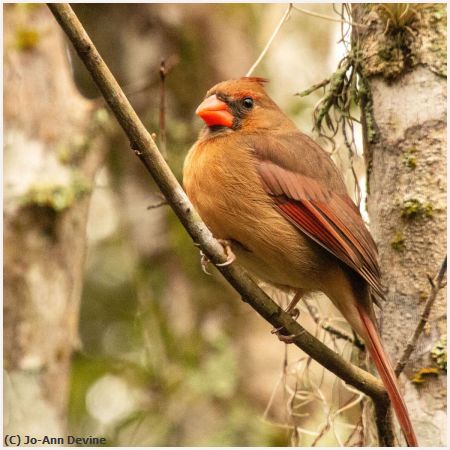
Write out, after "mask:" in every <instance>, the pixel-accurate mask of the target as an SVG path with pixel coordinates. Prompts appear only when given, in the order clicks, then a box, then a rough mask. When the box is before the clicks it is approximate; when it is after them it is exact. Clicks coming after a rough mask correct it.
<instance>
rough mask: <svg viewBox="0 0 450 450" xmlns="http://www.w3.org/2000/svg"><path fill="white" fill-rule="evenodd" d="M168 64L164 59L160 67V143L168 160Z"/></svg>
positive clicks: (162, 151)
mask: <svg viewBox="0 0 450 450" xmlns="http://www.w3.org/2000/svg"><path fill="white" fill-rule="evenodd" d="M166 76H167V71H166V62H165V61H164V59H163V60H162V61H161V64H160V66H159V79H160V82H161V83H160V88H159V142H160V144H161V153H162V155H163V156H164V158H167V151H166Z"/></svg>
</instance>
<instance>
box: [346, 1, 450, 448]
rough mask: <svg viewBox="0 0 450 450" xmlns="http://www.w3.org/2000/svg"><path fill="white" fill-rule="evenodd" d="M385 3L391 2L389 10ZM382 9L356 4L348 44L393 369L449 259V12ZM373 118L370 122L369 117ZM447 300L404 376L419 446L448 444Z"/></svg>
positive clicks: (434, 7) (438, 7)
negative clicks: (438, 360) (442, 361)
mask: <svg viewBox="0 0 450 450" xmlns="http://www.w3.org/2000/svg"><path fill="white" fill-rule="evenodd" d="M383 5H387V7H389V5H388V4H383ZM383 8H384V6H382V5H380V4H377V5H375V4H370V5H364V4H359V5H354V6H353V20H354V21H355V22H357V23H360V24H363V25H365V27H358V28H356V27H355V29H354V33H353V39H352V41H353V42H352V45H353V50H354V51H355V52H357V54H358V55H359V58H360V61H361V64H362V70H363V75H364V85H365V86H366V89H367V90H368V96H367V98H368V99H370V101H366V103H365V104H364V105H363V111H362V122H363V132H364V141H365V154H366V157H367V163H368V172H367V187H368V199H367V207H368V211H369V216H370V228H371V231H372V234H373V235H374V237H375V240H376V242H377V245H378V248H379V253H380V261H381V267H382V272H383V283H384V284H385V286H386V289H387V295H386V297H387V302H386V304H385V305H384V307H383V310H382V312H381V314H380V318H381V330H382V334H383V338H384V342H385V344H386V347H387V349H388V351H389V354H390V355H391V358H392V360H393V362H394V364H395V363H396V362H397V359H398V358H399V357H400V356H401V354H402V352H403V349H404V348H405V345H406V343H407V340H408V339H409V337H410V336H411V335H412V333H413V331H414V328H415V326H416V324H417V323H418V321H419V317H420V315H421V312H422V309H423V303H424V299H426V298H427V296H428V294H429V292H430V284H429V281H428V278H427V274H429V275H432V276H434V275H435V274H436V273H437V271H438V269H439V267H440V265H441V263H442V260H443V258H444V256H445V254H446V180H447V174H446V147H447V143H446V135H447V133H446V104H447V103H446V56H445V55H446V53H447V50H446V41H447V39H446V23H447V20H446V14H447V12H446V5H445V4H425V5H420V6H418V5H415V4H411V5H410V8H417V9H416V10H414V11H409V14H410V15H409V17H408V20H404V18H405V16H403V18H401V19H400V20H398V19H399V16H395V15H394V16H392V15H390V13H389V11H387V10H384V9H383ZM367 117H370V121H367V120H365V119H366V118H367ZM445 313H446V304H445V293H444V292H441V293H440V294H439V296H438V298H437V301H436V303H435V305H434V307H433V311H432V313H431V317H430V321H429V326H428V327H427V329H426V330H425V333H424V334H423V335H422V337H421V338H420V340H419V342H418V345H417V348H416V350H415V352H414V353H413V355H412V358H411V360H410V362H409V364H408V365H407V367H406V369H405V372H404V374H403V375H402V376H401V377H400V384H401V385H402V386H403V390H404V396H405V401H406V403H407V405H408V409H409V411H410V414H411V418H412V422H413V425H414V427H415V430H416V433H417V435H418V440H419V444H420V445H422V446H445V445H446V442H445V439H446V438H445V428H446V392H445V389H446V373H445V371H443V370H440V371H439V375H438V376H434V377H428V378H426V381H424V382H423V383H421V384H413V383H412V382H411V381H410V380H411V379H412V378H413V377H414V374H415V373H416V372H417V371H419V370H420V369H422V368H423V367H430V366H431V367H436V364H435V362H434V360H433V358H432V349H433V348H434V346H435V344H436V342H438V341H440V339H441V338H442V336H443V335H444V334H445V333H446V321H445V320H446V314H445Z"/></svg>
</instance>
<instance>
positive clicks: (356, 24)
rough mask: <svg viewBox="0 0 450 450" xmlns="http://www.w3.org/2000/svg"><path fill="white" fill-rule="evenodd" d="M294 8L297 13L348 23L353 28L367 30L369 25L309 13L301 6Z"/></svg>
mask: <svg viewBox="0 0 450 450" xmlns="http://www.w3.org/2000/svg"><path fill="white" fill-rule="evenodd" d="M292 7H293V9H295V10H296V11H298V12H301V13H303V14H306V15H308V16H312V17H318V18H319V19H324V20H329V21H330V22H337V23H346V24H347V25H351V26H352V27H358V28H367V25H363V24H361V23H355V22H352V21H350V20H345V19H343V18H341V19H337V18H336V17H331V16H327V15H325V14H320V13H316V12H313V11H309V10H308V9H303V8H300V7H299V6H292Z"/></svg>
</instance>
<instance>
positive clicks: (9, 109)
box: [3, 4, 104, 439]
mask: <svg viewBox="0 0 450 450" xmlns="http://www.w3.org/2000/svg"><path fill="white" fill-rule="evenodd" d="M4 46H5V47H4V52H5V55H4V62H5V67H4V87H5V89H4V95H5V97H4V124H5V134H4V138H5V150H4V162H5V175H4V176H5V178H4V238H3V239H4V241H3V243H4V316H3V317H4V322H3V327H4V328H3V329H4V364H5V372H4V374H5V375H4V380H5V383H4V389H5V390H4V395H5V403H4V407H5V415H4V417H5V421H4V433H5V434H11V435H21V436H22V437H24V436H25V435H30V436H32V437H35V438H37V439H39V438H41V437H42V436H43V435H50V436H63V434H64V431H65V412H66V402H67V398H68V381H69V371H70V361H71V354H72V349H73V348H74V347H75V346H77V345H78V337H77V330H78V310H79V303H80V296H81V287H82V276H83V263H84V253H85V245H86V219H87V213H88V206H89V197H90V192H91V186H92V183H93V178H94V176H95V173H96V170H97V169H98V168H99V166H100V164H101V161H102V155H103V153H104V152H103V150H102V145H101V142H100V140H99V138H98V136H99V133H98V131H99V129H100V128H101V126H102V123H103V121H104V114H103V115H102V114H101V113H100V114H99V111H94V110H93V109H92V107H91V104H90V103H89V102H87V101H86V100H84V99H83V98H82V97H81V96H80V95H79V93H78V91H77V90H76V89H75V86H74V84H73V81H72V75H71V69H70V67H69V61H68V58H67V54H66V50H65V47H64V41H63V35H62V33H61V32H60V30H59V28H58V25H57V23H56V22H55V20H54V18H53V17H52V16H51V14H50V12H49V11H48V9H47V8H46V6H45V5H37V4H36V5H35V4H33V5H32V4H16V5H6V6H5V8H4Z"/></svg>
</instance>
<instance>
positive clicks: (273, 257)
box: [183, 138, 320, 289]
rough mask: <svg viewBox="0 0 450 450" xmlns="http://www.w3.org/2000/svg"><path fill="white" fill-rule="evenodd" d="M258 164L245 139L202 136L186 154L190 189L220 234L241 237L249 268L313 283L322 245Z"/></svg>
mask: <svg viewBox="0 0 450 450" xmlns="http://www.w3.org/2000/svg"><path fill="white" fill-rule="evenodd" d="M256 164H257V161H256V160H255V158H254V156H253V154H252V150H251V148H249V147H247V146H246V145H245V144H244V143H234V144H233V142H229V143H228V144H225V142H223V141H221V140H220V139H218V138H216V139H214V140H210V141H206V142H201V141H200V142H198V143H197V144H195V145H194V147H192V149H191V150H190V152H189V154H188V156H187V157H186V160H185V165H184V171H183V184H184V187H185V190H186V193H187V195H188V197H189V198H190V200H191V201H192V203H193V205H194V206H195V208H196V209H197V211H198V212H199V214H200V216H201V217H202V219H203V220H204V222H205V223H206V225H207V226H208V228H209V229H210V230H211V231H212V233H213V234H214V236H215V237H216V238H220V239H227V240H230V241H232V242H235V243H236V245H235V247H233V251H235V253H236V255H237V257H238V261H239V262H240V263H241V264H243V265H244V266H245V267H246V268H247V269H248V270H250V271H251V272H253V273H254V274H255V275H257V276H258V277H259V278H261V279H263V280H265V281H267V282H270V283H273V284H278V285H286V286H291V287H303V288H307V289H308V288H311V289H312V287H311V286H309V285H310V284H311V283H312V284H314V279H315V278H316V274H317V273H318V272H319V271H320V269H319V268H318V265H319V261H317V251H315V250H317V249H315V247H316V245H315V244H314V243H312V241H310V240H309V239H308V238H307V237H306V236H304V235H303V234H302V233H299V232H298V230H297V229H295V228H294V227H293V226H292V225H291V224H290V223H289V222H288V221H287V220H286V219H285V218H284V217H282V216H281V215H280V214H279V213H278V211H277V210H276V209H275V208H274V203H273V200H272V198H271V197H270V196H269V195H268V194H267V193H266V192H265V191H264V189H263V187H262V184H261V180H260V178H259V174H258V173H257V168H256ZM300 285H302V286H300ZM306 285H308V286H306Z"/></svg>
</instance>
